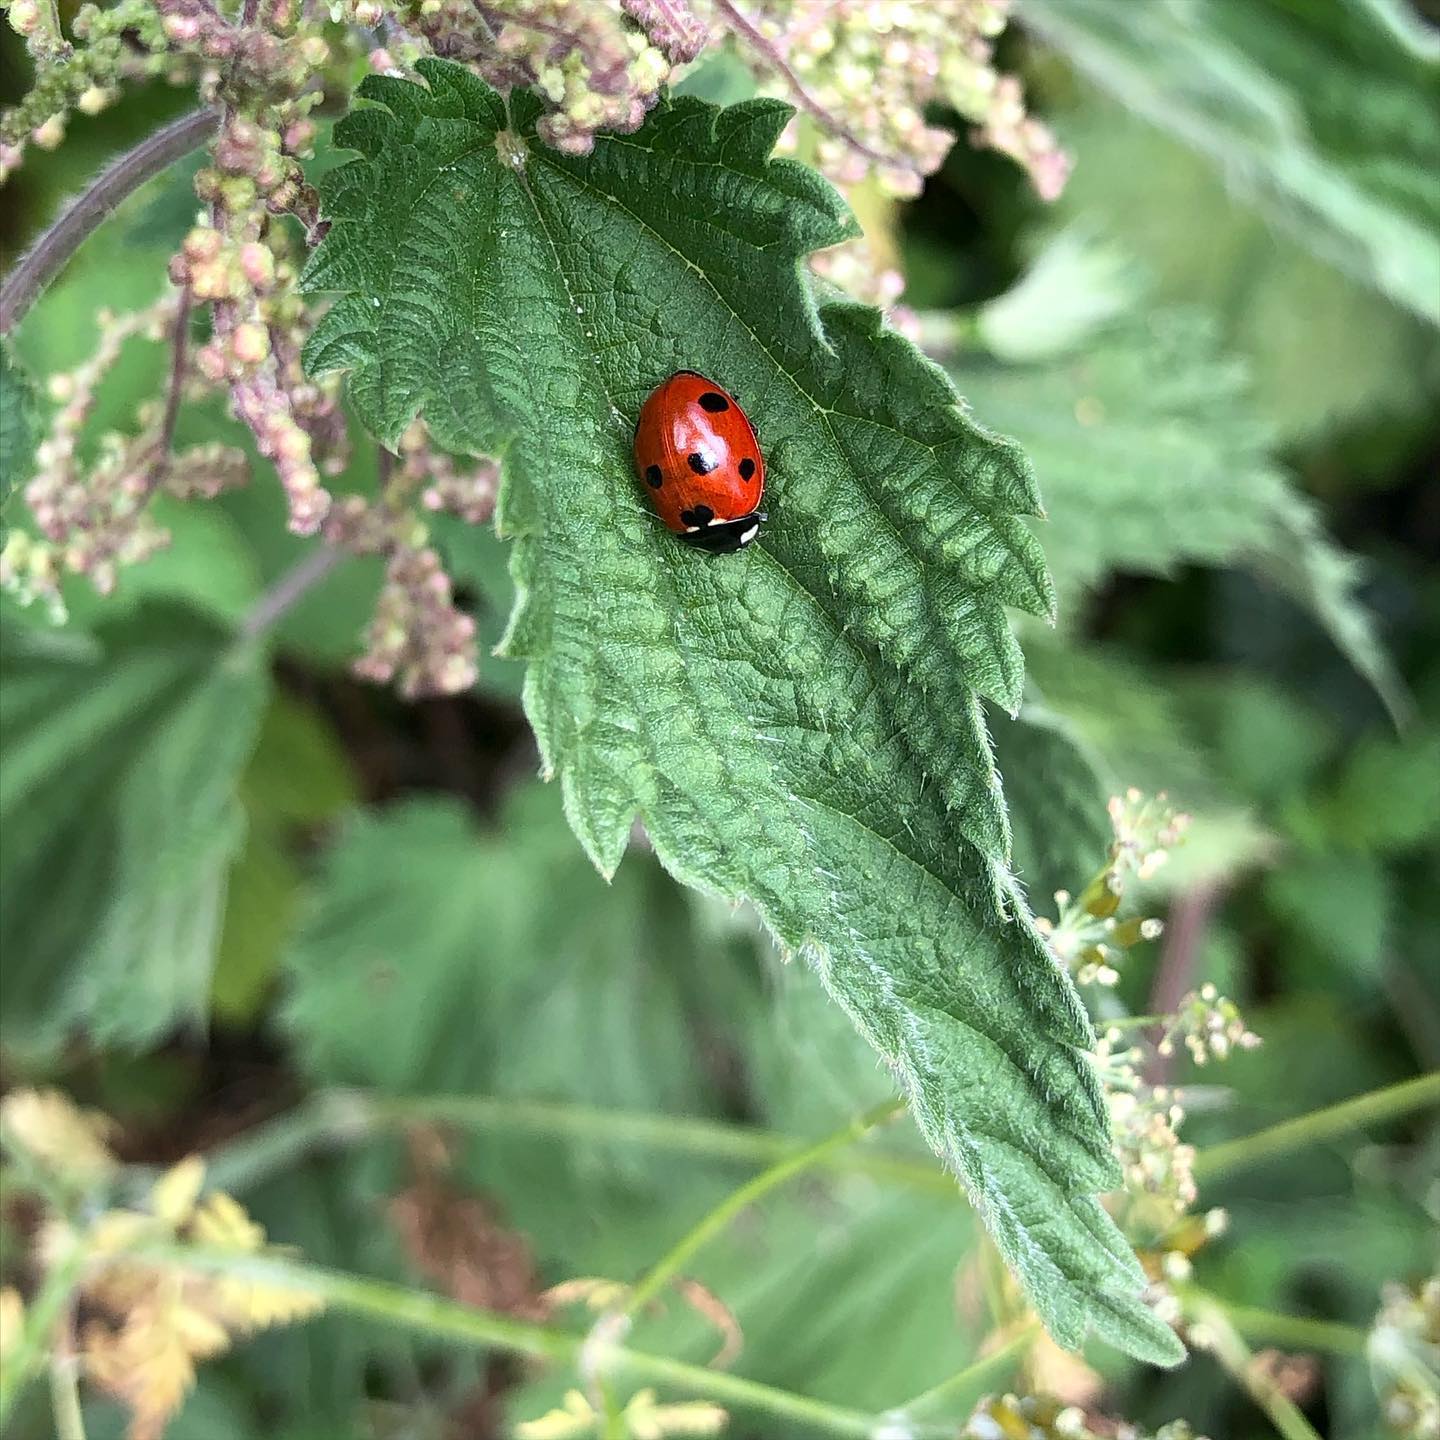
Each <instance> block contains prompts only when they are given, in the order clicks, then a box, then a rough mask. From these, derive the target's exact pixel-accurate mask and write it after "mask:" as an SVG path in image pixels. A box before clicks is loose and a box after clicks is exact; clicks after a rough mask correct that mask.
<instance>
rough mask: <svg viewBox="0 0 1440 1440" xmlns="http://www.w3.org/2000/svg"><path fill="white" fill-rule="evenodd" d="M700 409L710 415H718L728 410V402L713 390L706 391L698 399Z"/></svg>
mask: <svg viewBox="0 0 1440 1440" xmlns="http://www.w3.org/2000/svg"><path fill="white" fill-rule="evenodd" d="M700 408H701V409H702V410H708V411H709V412H710V413H711V414H712V415H718V414H719V413H720V412H721V411H722V410H728V409H729V408H730V402H729V401H728V400H727V399H726V398H725V397H724V396H723V395H719V394H717V393H716V392H715V391H714V390H707V391H706V392H705V393H704V394H703V395H702V396H701V397H700Z"/></svg>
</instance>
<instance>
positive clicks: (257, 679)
mask: <svg viewBox="0 0 1440 1440" xmlns="http://www.w3.org/2000/svg"><path fill="white" fill-rule="evenodd" d="M266 683H267V682H266V678H265V675H264V671H263V669H262V668H261V667H260V665H259V663H258V659H257V657H255V656H253V655H250V656H241V655H236V654H233V653H231V652H229V651H228V648H227V640H226V637H225V636H223V635H222V634H221V633H220V632H218V631H216V630H214V629H213V628H212V627H210V626H209V625H207V624H205V623H203V622H202V621H201V620H199V619H198V617H195V616H193V615H190V614H187V613H183V612H178V611H159V610H149V611H145V612H143V613H141V614H137V615H136V616H134V617H131V618H130V619H128V620H125V621H121V622H120V623H119V624H117V625H116V626H114V627H112V628H107V629H105V630H104V631H102V632H100V634H99V638H98V639H97V640H95V641H93V642H90V641H86V640H83V639H80V638H78V637H69V636H65V635H57V634H51V633H47V632H43V631H34V630H28V629H26V630H21V631H18V632H16V633H12V634H7V636H6V644H5V684H4V686H3V698H0V721H3V724H0V758H3V764H0V826H3V829H4V833H5V836H6V844H5V846H4V852H3V858H0V880H3V889H4V895H5V904H4V906H3V920H0V927H3V928H0V938H3V948H4V952H5V956H6V982H7V985H6V991H7V993H6V1006H5V1012H4V1026H5V1032H4V1033H5V1036H6V1039H7V1041H9V1042H12V1043H14V1044H16V1045H17V1046H18V1047H20V1048H21V1049H24V1048H26V1047H30V1048H36V1047H38V1048H45V1047H48V1046H53V1045H55V1044H57V1043H59V1041H60V1040H61V1039H62V1038H63V1037H64V1035H65V1033H66V1032H67V1030H68V1029H70V1028H71V1027H79V1028H84V1029H85V1030H87V1031H88V1032H89V1033H90V1035H91V1036H92V1037H94V1038H96V1039H97V1040H100V1041H102V1042H106V1043H113V1044H117V1045H140V1044H143V1043H146V1042H148V1041H153V1040H155V1039H157V1038H158V1037H160V1036H162V1035H164V1034H165V1033H166V1032H168V1031H169V1030H171V1029H173V1028H174V1027H175V1026H176V1025H179V1024H183V1023H188V1022H195V1021H198V1020H201V1019H203V1018H204V1015H205V1013H206V1009H207V1002H208V997H209V992H210V978H211V969H212V966H213V963H214V956H215V945H216V940H217V930H218V924H219V918H220V909H221V906H222V905H223V902H224V888H225V879H226V875H227V873H228V869H229V865H230V862H231V860H232V859H233V857H234V855H235V853H236V851H237V849H238V847H239V844H240V841H241V838H242V835H243V823H242V819H241V814H240V809H239V805H238V801H237V799H236V795H235V787H236V781H237V779H238V775H239V772H240V769H241V768H242V766H243V765H244V763H245V760H246V758H247V757H248V755H249V751H250V747H251V745H252V744H253V741H254V735H255V726H256V724H257V722H258V719H259V713H260V707H261V705H262V704H263V699H264V694H265V686H266Z"/></svg>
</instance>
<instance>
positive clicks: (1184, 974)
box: [1147, 880, 1224, 1085]
mask: <svg viewBox="0 0 1440 1440" xmlns="http://www.w3.org/2000/svg"><path fill="white" fill-rule="evenodd" d="M1223 893H1224V890H1223V887H1222V886H1221V884H1220V882H1219V881H1217V880H1205V881H1202V882H1201V883H1200V884H1198V885H1197V886H1196V887H1195V888H1194V889H1193V890H1187V891H1186V892H1185V893H1184V894H1183V895H1181V896H1180V897H1179V898H1178V899H1177V900H1176V901H1175V903H1174V904H1173V905H1172V906H1171V907H1170V915H1169V918H1168V920H1167V921H1166V925H1165V946H1164V948H1163V949H1162V950H1161V952H1160V964H1159V965H1158V966H1157V967H1156V970H1155V979H1154V981H1153V982H1152V984H1151V987H1150V1002H1149V1005H1148V1007H1147V1008H1148V1012H1149V1013H1150V1014H1151V1015H1173V1014H1174V1013H1175V1012H1176V1011H1177V1010H1178V1009H1179V1008H1180V1002H1181V1000H1183V999H1184V998H1185V996H1186V995H1187V994H1189V992H1190V991H1191V990H1193V989H1194V988H1195V972H1196V969H1197V967H1198V966H1199V963H1200V947H1201V945H1202V944H1203V943H1204V941H1205V935H1206V933H1207V931H1208V930H1209V929H1210V920H1211V917H1212V916H1213V915H1214V913H1215V909H1216V906H1217V905H1218V904H1219V903H1220V898H1221V896H1222V894H1223ZM1174 1060H1175V1057H1174V1056H1173V1055H1171V1056H1165V1055H1156V1056H1155V1059H1154V1061H1153V1063H1152V1065H1151V1067H1150V1070H1149V1074H1148V1076H1147V1078H1148V1079H1149V1080H1150V1082H1151V1083H1152V1084H1156V1085H1160V1084H1165V1083H1166V1082H1167V1081H1168V1080H1169V1078H1170V1074H1171V1072H1172V1071H1173V1070H1174V1068H1175V1066H1174Z"/></svg>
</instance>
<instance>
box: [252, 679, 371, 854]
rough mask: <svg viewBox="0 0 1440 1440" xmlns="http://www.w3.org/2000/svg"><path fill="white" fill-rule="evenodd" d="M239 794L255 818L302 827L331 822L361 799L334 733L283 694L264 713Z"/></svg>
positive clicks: (311, 711) (309, 709)
mask: <svg viewBox="0 0 1440 1440" xmlns="http://www.w3.org/2000/svg"><path fill="white" fill-rule="evenodd" d="M240 795H241V798H242V799H243V800H244V802H245V806H246V809H247V810H249V811H250V812H251V813H252V814H258V815H263V816H265V817H266V818H267V819H269V820H272V821H274V820H284V821H291V822H294V823H296V824H301V825H316V824H319V823H321V822H322V821H326V820H332V819H334V818H335V816H336V815H338V814H339V813H340V812H341V811H342V810H344V809H346V808H348V807H349V806H351V805H353V804H354V803H355V802H356V800H357V798H358V795H357V789H356V781H355V776H354V774H353V773H352V771H351V768H350V761H349V758H348V757H347V756H346V754H345V752H344V750H343V749H342V748H341V746H340V742H339V739H338V738H337V737H336V735H335V733H334V731H333V730H332V729H331V728H330V726H329V725H328V724H327V723H326V721H325V720H324V719H323V718H322V717H321V716H320V714H319V713H318V712H317V711H316V710H315V709H314V708H313V707H312V706H310V705H306V704H303V703H302V702H301V701H299V700H296V699H294V698H293V697H291V696H289V695H286V694H283V693H281V694H277V695H276V696H275V697H274V698H273V699H272V700H271V702H270V705H269V706H268V707H267V709H266V711H265V716H264V719H263V720H262V721H261V724H260V733H259V736H258V738H257V739H256V742H255V752H254V754H253V755H252V756H251V757H250V763H249V764H248V765H247V766H246V767H245V773H244V775H243V776H241V779H240Z"/></svg>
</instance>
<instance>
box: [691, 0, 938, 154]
mask: <svg viewBox="0 0 1440 1440" xmlns="http://www.w3.org/2000/svg"><path fill="white" fill-rule="evenodd" d="M715 9H716V10H717V11H718V12H719V13H720V14H722V15H723V16H725V18H726V19H727V20H729V22H730V23H731V25H733V26H734V27H735V29H736V31H737V32H738V33H739V34H741V35H742V36H744V38H745V40H746V42H747V43H748V44H749V45H751V46H752V47H753V48H754V49H756V50H758V51H759V52H760V54H761V55H763V56H764V57H765V63H766V64H767V65H770V66H771V67H773V68H774V69H775V70H778V71H779V72H780V74H781V76H782V77H783V78H784V80H785V83H786V84H787V85H788V86H789V87H790V93H791V94H792V95H793V96H794V97H795V103H796V104H797V105H799V106H800V108H801V109H802V110H807V111H809V113H810V114H811V115H813V116H814V117H815V119H816V120H818V121H819V122H820V123H821V124H822V125H823V126H824V127H825V128H826V129H827V130H829V131H830V132H831V133H832V134H833V135H835V136H837V137H838V138H839V139H841V140H843V141H844V142H845V143H846V144H847V145H848V146H849V147H850V148H851V149H852V150H854V151H855V152H856V153H857V154H859V155H863V156H865V158H866V159H867V160H873V161H874V162H875V163H876V164H877V165H888V166H890V167H891V168H892V169H897V170H912V171H913V170H915V169H916V167H915V165H914V164H913V163H912V162H911V161H909V160H905V159H903V158H901V157H900V156H897V155H882V154H881V153H880V151H878V150H872V149H871V148H870V146H868V145H867V144H866V143H865V142H864V141H863V140H860V139H858V138H857V137H856V136H854V135H852V134H851V133H850V131H849V130H847V129H846V128H845V126H844V124H843V123H842V122H841V121H840V119H839V117H838V116H835V115H832V114H831V113H830V112H829V111H828V110H827V109H826V108H825V107H824V106H823V105H822V104H821V103H820V102H819V101H818V100H817V99H816V98H815V97H814V96H813V95H812V94H811V93H810V92H809V91H808V90H807V89H806V88H805V82H804V81H803V80H801V78H800V77H799V76H798V75H797V74H796V73H795V71H794V70H793V69H791V67H790V62H789V61H788V60H786V58H785V57H784V56H783V55H782V54H781V53H780V50H779V48H778V47H777V46H776V45H775V43H774V42H773V41H771V40H767V39H766V38H765V36H764V35H763V34H761V32H760V30H759V27H758V26H756V24H755V23H754V21H752V20H751V19H750V18H749V17H748V16H746V15H744V14H742V13H741V12H740V11H739V10H738V9H736V7H735V6H734V5H733V4H732V3H731V0H715Z"/></svg>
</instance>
